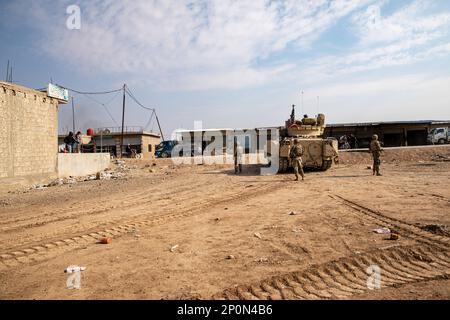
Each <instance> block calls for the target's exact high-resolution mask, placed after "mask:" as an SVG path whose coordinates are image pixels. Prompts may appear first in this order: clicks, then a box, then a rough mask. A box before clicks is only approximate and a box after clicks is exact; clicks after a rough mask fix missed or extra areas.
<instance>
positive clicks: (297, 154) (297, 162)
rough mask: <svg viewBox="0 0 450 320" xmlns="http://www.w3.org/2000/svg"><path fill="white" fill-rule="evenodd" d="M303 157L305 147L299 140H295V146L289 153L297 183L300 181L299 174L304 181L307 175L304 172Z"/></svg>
mask: <svg viewBox="0 0 450 320" xmlns="http://www.w3.org/2000/svg"><path fill="white" fill-rule="evenodd" d="M302 156H303V147H302V145H301V144H299V143H298V140H297V139H295V140H294V146H293V147H292V149H291V151H290V153H289V158H290V160H291V164H292V166H293V167H294V173H295V181H298V174H299V172H300V175H301V176H302V180H305V173H304V172H303V163H302Z"/></svg>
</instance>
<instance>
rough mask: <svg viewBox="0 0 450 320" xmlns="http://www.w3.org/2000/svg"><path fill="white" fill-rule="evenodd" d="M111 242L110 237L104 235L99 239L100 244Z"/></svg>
mask: <svg viewBox="0 0 450 320" xmlns="http://www.w3.org/2000/svg"><path fill="white" fill-rule="evenodd" d="M111 242H112V239H111V238H107V237H104V238H101V239H100V243H101V244H110V243H111Z"/></svg>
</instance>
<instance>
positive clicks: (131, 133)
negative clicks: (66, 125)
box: [58, 131, 161, 138]
mask: <svg viewBox="0 0 450 320" xmlns="http://www.w3.org/2000/svg"><path fill="white" fill-rule="evenodd" d="M83 135H84V136H86V134H84V133H83ZM101 135H102V134H101V133H98V132H97V133H94V135H93V137H100V136H101ZM103 135H104V136H121V135H122V133H121V132H109V133H103ZM123 135H124V136H152V137H155V138H161V136H160V135H159V134H157V133H154V132H147V131H136V132H130V131H126V132H124V133H123ZM65 136H67V134H59V135H58V137H59V138H61V137H65Z"/></svg>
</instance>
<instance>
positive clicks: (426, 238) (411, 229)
mask: <svg viewBox="0 0 450 320" xmlns="http://www.w3.org/2000/svg"><path fill="white" fill-rule="evenodd" d="M329 196H330V197H331V198H332V199H334V200H336V201H338V202H341V203H343V204H344V205H346V206H347V207H349V208H351V209H353V210H354V211H357V212H359V213H361V214H363V215H364V216H365V217H367V218H369V219H371V220H375V221H377V222H378V223H379V224H382V225H383V226H385V227H389V228H390V229H392V230H395V231H401V232H400V233H401V235H404V236H407V237H409V238H411V239H414V240H416V241H418V242H421V243H424V244H426V245H433V246H438V247H440V248H442V249H444V250H445V249H448V248H449V247H450V238H449V237H446V236H441V235H436V234H434V233H432V232H428V231H425V230H423V229H421V228H419V227H417V226H416V225H414V224H412V223H408V222H406V221H403V220H399V219H396V218H391V217H388V216H387V215H385V214H383V213H381V212H380V211H376V210H373V209H370V208H368V207H366V206H362V205H361V204H359V203H357V202H355V201H353V200H349V199H346V198H344V197H342V196H340V195H336V194H332V195H329Z"/></svg>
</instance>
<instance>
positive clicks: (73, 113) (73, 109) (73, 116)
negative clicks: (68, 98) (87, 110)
mask: <svg viewBox="0 0 450 320" xmlns="http://www.w3.org/2000/svg"><path fill="white" fill-rule="evenodd" d="M72 132H73V133H74V134H75V108H74V106H73V97H72Z"/></svg>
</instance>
